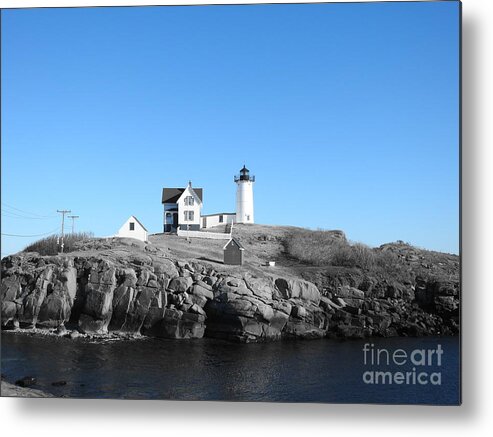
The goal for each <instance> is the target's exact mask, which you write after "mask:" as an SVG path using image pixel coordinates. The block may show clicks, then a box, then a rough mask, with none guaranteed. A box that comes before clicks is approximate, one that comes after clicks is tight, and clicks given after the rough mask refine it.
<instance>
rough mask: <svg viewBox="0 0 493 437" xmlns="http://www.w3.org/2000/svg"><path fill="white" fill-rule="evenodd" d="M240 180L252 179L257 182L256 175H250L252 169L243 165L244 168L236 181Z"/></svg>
mask: <svg viewBox="0 0 493 437" xmlns="http://www.w3.org/2000/svg"><path fill="white" fill-rule="evenodd" d="M238 181H251V182H255V176H252V175H250V170H248V168H246V166H245V165H243V168H242V169H241V170H240V176H235V182H238Z"/></svg>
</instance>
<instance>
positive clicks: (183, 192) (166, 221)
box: [161, 166, 255, 232]
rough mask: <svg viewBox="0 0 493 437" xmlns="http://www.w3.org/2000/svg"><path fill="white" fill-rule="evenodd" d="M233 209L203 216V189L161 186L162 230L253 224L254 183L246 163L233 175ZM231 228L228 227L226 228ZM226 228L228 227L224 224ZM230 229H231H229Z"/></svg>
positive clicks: (189, 186) (173, 230)
mask: <svg viewBox="0 0 493 437" xmlns="http://www.w3.org/2000/svg"><path fill="white" fill-rule="evenodd" d="M234 181H235V183H236V185H237V189H236V212H222V213H216V214H208V215H202V214H201V212H202V206H203V190H202V188H192V183H191V182H189V183H188V186H187V187H186V188H163V195H162V198H161V203H162V204H163V232H177V231H178V230H180V231H200V229H207V228H213V227H215V226H220V225H230V224H233V223H255V221H254V216H253V184H254V183H255V176H253V175H251V174H250V170H248V169H247V168H246V167H245V166H243V168H242V169H241V170H240V174H239V175H238V176H235V178H234ZM229 228H230V227H229ZM226 229H228V227H227V226H226ZM230 229H231V228H230Z"/></svg>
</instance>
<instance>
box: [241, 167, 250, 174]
mask: <svg viewBox="0 0 493 437" xmlns="http://www.w3.org/2000/svg"><path fill="white" fill-rule="evenodd" d="M240 172H245V173H250V170H248V168H246V167H245V165H243V168H242V169H241V170H240Z"/></svg>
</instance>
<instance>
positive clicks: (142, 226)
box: [129, 215, 149, 232]
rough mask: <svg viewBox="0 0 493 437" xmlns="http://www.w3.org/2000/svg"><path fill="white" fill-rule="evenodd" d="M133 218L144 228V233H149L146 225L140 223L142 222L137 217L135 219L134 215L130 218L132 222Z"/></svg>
mask: <svg viewBox="0 0 493 437" xmlns="http://www.w3.org/2000/svg"><path fill="white" fill-rule="evenodd" d="M131 218H133V219H135V221H136V222H137V223H138V224H139V225H140V226H142V228H143V229H144V231H146V232H149V231H148V230H147V229H146V227H145V226H144V225H143V224H142V223H141V222H140V220H139V219H138V218H137V217H135V216H134V215H131V216H130V218H129V220H130V219H131Z"/></svg>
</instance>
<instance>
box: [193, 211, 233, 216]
mask: <svg viewBox="0 0 493 437" xmlns="http://www.w3.org/2000/svg"><path fill="white" fill-rule="evenodd" d="M216 215H236V212H216V213H215V214H204V215H201V216H200V217H214V216H216Z"/></svg>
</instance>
